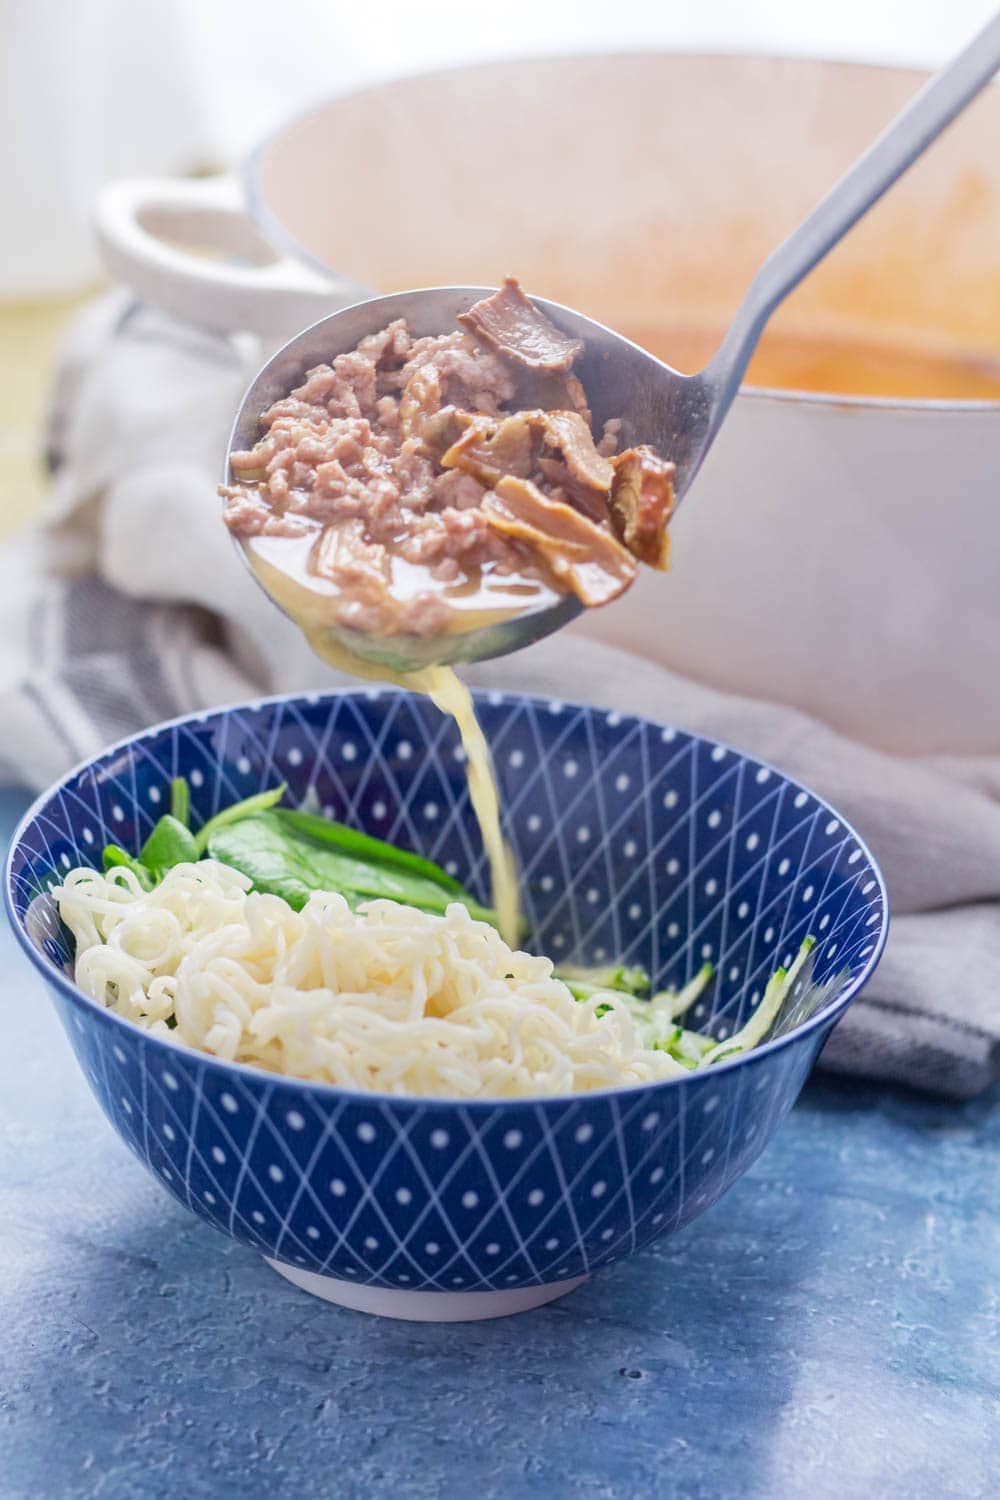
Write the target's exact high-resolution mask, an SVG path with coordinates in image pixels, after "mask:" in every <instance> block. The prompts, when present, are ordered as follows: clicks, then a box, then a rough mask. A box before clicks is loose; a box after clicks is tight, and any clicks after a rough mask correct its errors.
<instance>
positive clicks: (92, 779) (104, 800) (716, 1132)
mask: <svg viewBox="0 0 1000 1500" xmlns="http://www.w3.org/2000/svg"><path fill="white" fill-rule="evenodd" d="M480 707H481V713H482V718H483V723H484V728H485V730H486V733H487V737H488V739H489V741H490V743H491V745H492V747H493V751H494V756H495V759H496V764H497V769H498V775H499V777H500V781H501V796H502V802H503V805H504V808H505V813H506V821H507V829H508V833H509V835H510V837H511V839H512V842H513V843H514V845H515V849H516V851H517V854H518V857H519V859H520V862H521V866H522V872H523V888H524V892H525V904H526V907H527V915H528V918H529V921H530V923H531V924H532V927H533V929H534V932H535V941H536V942H537V945H538V946H539V947H540V948H541V949H543V950H545V949H548V950H549V951H559V952H560V953H565V954H566V956H567V957H568V958H571V959H573V960H574V961H592V962H597V961H601V960H602V958H605V957H608V956H612V957H614V958H615V959H616V960H621V961H623V962H640V963H644V964H645V965H646V966H647V967H649V968H650V970H651V971H652V973H653V975H654V977H655V980H656V982H657V983H665V982H673V983H680V982H683V981H684V980H685V979H686V978H689V977H690V976H691V975H692V974H693V973H694V971H695V970H696V969H697V967H698V965H699V964H700V963H701V962H702V961H703V957H709V956H710V958H711V961H712V962H713V964H715V965H716V968H717V970H718V977H717V979H716V981H715V983H714V984H713V987H712V989H711V990H710V991H709V992H707V993H706V995H705V997H704V1000H703V1001H702V1002H700V1006H707V1012H705V1013H704V1014H703V1017H699V1021H698V1024H699V1025H705V1026H709V1027H711V1028H712V1029H713V1030H714V1032H715V1034H716V1035H717V1036H721V1035H722V1034H723V1032H724V1031H731V1030H732V1029H733V1028H734V1027H735V1026H736V1025H737V1024H739V1021H740V1019H741V1018H742V1017H743V1016H744V1015H745V1014H746V1013H747V1011H748V1009H749V1007H750V1005H751V1004H752V1003H754V997H755V996H756V997H759V995H760V993H761V991H762V987H763V984H764V982H765V981H766V978H767V976H768V974H769V972H770V970H771V969H772V968H773V967H774V965H775V963H776V962H777V961H779V960H780V958H782V957H784V955H785V954H786V953H787V952H789V951H792V950H794V948H795V946H796V945H797V943H798V941H799V940H800V939H801V937H802V936H803V935H804V933H805V932H806V931H813V932H816V933H817V935H820V934H822V936H823V939H824V941H823V943H822V944H821V948H820V950H819V960H818V975H819V977H820V978H823V977H826V976H827V975H830V974H832V973H834V972H836V971H837V970H838V969H839V967H840V966H844V967H845V968H846V969H847V970H848V971H849V972H850V973H851V974H852V975H854V976H860V975H861V973H862V971H863V970H864V969H865V967H866V966H870V965H871V964H872V963H873V962H874V961H875V959H876V958H877V956H878V952H879V950H880V946H881V939H882V931H883V926H884V911H883V905H882V893H881V887H880V883H879V880H878V876H877V872H876V871H875V870H874V867H873V865H872V863H871V861H870V857H869V856H868V854H867V851H866V850H865V849H864V846H863V845H861V844H859V841H858V840H857V837H856V835H854V834H853V832H852V831H851V830H850V828H848V827H847V826H845V825H844V824H843V822H842V820H840V819H839V818H836V817H834V816H833V815H832V813H831V810H830V809H829V808H828V807H826V806H825V805H824V804H823V803H821V802H820V801H818V799H816V798H814V797H812V796H811V794H809V793H807V792H805V791H804V790H801V789H799V788H798V787H796V786H794V785H790V784H789V783H788V782H786V781H785V780H784V778H783V777H782V776H781V775H780V774H779V773H778V772H776V771H773V770H772V769H771V768H768V767H762V766H760V765H759V764H758V763H756V762H753V761H750V760H747V759H746V758H744V757H743V756H741V755H739V754H738V753H737V752H735V751H731V750H727V749H725V748H724V747H718V746H713V745H712V744H710V743H708V744H706V743H705V742H703V741H699V740H696V739H692V738H691V737H689V736H687V735H685V734H682V733H681V732H679V731H674V730H662V729H661V728H660V727H659V726H655V725H650V724H645V723H643V722H642V721H638V720H635V719H629V718H626V717H624V716H622V715H618V714H610V715H608V714H599V713H596V712H593V711H591V710H586V709H581V708H578V707H575V706H573V705H571V704H565V705H564V704H551V705H550V704H548V703H541V704H539V703H535V702H531V701H526V700H516V699H515V700H498V701H497V702H496V703H495V704H490V703H485V704H484V703H482V702H481V705H480ZM457 748H458V746H457V743H456V738H455V735H454V733H453V730H452V726H450V725H448V724H445V723H443V721H442V720H441V718H440V717H439V716H438V715H437V713H436V712H435V711H434V710H433V709H432V708H431V707H430V705H428V704H426V703H424V702H422V701H419V700H413V699H410V698H409V697H408V696H407V695H401V694H397V693H394V692H390V691H388V690H386V691H375V692H369V691H364V692H360V693H357V694H346V695H339V696H331V697H321V696H317V697H316V698H314V699H313V700H312V701H311V702H306V701H305V700H303V699H291V700H287V701H283V702H276V703H270V704H263V705H260V706H259V707H248V708H245V709H240V710H234V711H230V712H224V713H220V714H209V715H205V716H203V717H202V718H201V719H199V720H197V721H185V722H182V723H179V724H176V725H173V726H168V727H167V728H165V729H162V730H157V731H153V732H152V733H150V734H149V735H146V736H142V737H140V738H139V739H138V740H137V741H134V742H132V745H131V748H129V749H127V750H125V751H122V750H118V751H116V752H114V753H113V754H109V755H108V756H105V757H102V758H100V759H99V760H98V761H97V762H96V763H95V766H94V768H93V770H92V771H91V770H90V769H88V770H85V771H84V772H83V773H82V774H79V775H77V776H76V777H74V778H70V779H69V780H68V781H67V782H65V783H64V784H63V785H62V786H61V787H60V788H58V789H56V791H55V792H54V793H53V794H51V796H50V797H49V798H48V799H47V800H45V801H44V802H43V803H42V804H41V805H40V807H38V808H36V810H35V811H34V812H33V814H32V815H30V817H29V821H28V823H27V825H26V827H25V828H24V829H23V830H22V832H21V835H20V839H19V841H18V843H17V846H16V848H15V850H14V855H13V860H12V867H11V897H12V905H13V912H14V918H15V923H17V924H19V926H20V935H21V937H22V940H23V941H24V943H25V946H26V947H27V948H28V949H29V951H30V953H31V955H32V957H33V959H34V961H36V962H38V963H39V964H43V965H44V972H45V974H46V977H47V979H48V981H49V983H50V986H51V987H52V988H53V989H54V990H55V993H56V998H57V1003H58V1006H59V1010H60V1015H61V1017H62V1019H63V1022H64V1024H65V1026H66V1030H67V1032H68V1034H69V1037H70V1041H71V1044H72V1046H73V1047H74V1050H75V1051H76V1053H77V1056H78V1057H79V1059H80V1061H81V1063H82V1065H83V1067H84V1071H85V1073H86V1075H87V1076H88V1078H89V1079H90V1080H91V1083H92V1086H93V1088H94V1091H95V1093H96V1095H97V1097H98V1099H99V1101H100V1103H101V1106H102V1108H103V1109H104V1110H105V1112H106V1114H107V1115H108V1116H109V1118H110V1119H111V1121H112V1123H113V1124H114V1126H115V1128H116V1129H117V1130H118V1131H119V1133H120V1134H121V1135H122V1136H123V1138H124V1139H125V1141H126V1142H127V1143H128V1145H129V1146H130V1147H131V1148H132V1149H133V1151H134V1152H135V1153H136V1154H137V1155H138V1156H139V1157H140V1159H141V1160H143V1161H144V1162H145V1163H146V1164H147V1165H148V1166H149V1168H150V1170H151V1171H152V1172H153V1173H154V1174H155V1175H156V1177H157V1178H158V1180H159V1181H160V1182H161V1184H162V1185H163V1187H164V1189H165V1190H166V1191H169V1192H170V1193H172V1194H173V1195H174V1196H175V1197H176V1198H178V1199H179V1201H181V1202H182V1203H184V1204H186V1205H187V1206H188V1207H190V1208H192V1209H193V1210H194V1211H195V1212H197V1213H199V1214H200V1215H201V1216H202V1217H204V1218H206V1219H207V1220H208V1221H209V1222H210V1223H212V1224H213V1225H215V1226H216V1227H217V1228H219V1229H221V1230H223V1231H224V1232H226V1233H229V1234H232V1235H234V1236H235V1237H236V1238H238V1239H240V1240H242V1241H244V1242H245V1243H246V1244H249V1245H253V1246H255V1247H256V1248H258V1249H259V1250H261V1251H262V1252H263V1253H265V1254H267V1255H269V1256H273V1257H276V1258H278V1259H280V1260H285V1261H290V1262H292V1263H294V1264H297V1265H302V1266H306V1267H308V1268H309V1269H311V1270H315V1271H319V1272H321V1273H324V1274H330V1275H334V1276H345V1277H351V1278H353V1279H356V1280H358V1281H365V1282H369V1283H372V1284H377V1285H386V1286H392V1285H395V1286H402V1285H406V1286H407V1287H410V1288H414V1289H418V1288H423V1289H431V1290H444V1289H463V1288H464V1289H466V1290H479V1289H486V1288H498V1287H503V1288H508V1287H510V1286H514V1285H531V1284H537V1283H540V1282H545V1281H551V1280H553V1279H558V1278H561V1277H563V1276H570V1275H577V1274H583V1273H585V1272H586V1271H588V1270H591V1269H593V1268H594V1267H596V1266H599V1265H601V1264H602V1263H605V1262H610V1261H612V1260H614V1259H616V1258H617V1257H619V1256H620V1255H622V1254H625V1253H628V1252H629V1251H631V1250H633V1249H634V1248H636V1247H637V1246H640V1245H642V1244H644V1243H646V1242H647V1241H648V1240H649V1239H651V1238H653V1237H655V1236H657V1235H659V1234H662V1233H666V1232H669V1231H671V1230H673V1229H674V1228H676V1227H678V1226H679V1225H681V1224H684V1223H685V1222H687V1221H688V1220H689V1219H690V1218H692V1217H693V1216H694V1215H695V1214H696V1213H698V1212H700V1211H701V1209H702V1208H703V1207H704V1206H706V1205H707V1204H708V1203H710V1202H713V1201H714V1200H715V1199H716V1198H717V1197H718V1196H719V1194H720V1193H721V1192H723V1191H724V1190H725V1188H726V1187H727V1186H728V1185H729V1184H730V1183H731V1182H732V1181H733V1180H734V1179H735V1178H736V1177H737V1176H739V1174H740V1173H741V1172H743V1171H744V1170H745V1169H746V1167H747V1166H748V1165H749V1164H750V1162H751V1161H752V1160H753V1159H754V1158H755V1157H756V1155H757V1154H758V1153H759V1151H760V1150H761V1149H762V1148H763V1146H764V1144H765V1143H766V1141H767V1139H768V1136H769V1135H770V1133H771V1131H772V1130H773V1129H774V1127H775V1126H776V1124H777V1123H778V1121H779V1120H780V1118H781V1117H782V1115H783V1114H784V1113H785V1112H786V1111H787V1109H788V1108H789V1107H790V1106H791V1104H792V1102H793V1101H794V1098H795V1096H796V1094H797V1092H798V1090H799V1087H800V1086H801V1083H802V1080H803V1079H804V1077H805V1075H806V1073H807V1072H808V1069H809V1067H810V1066H811V1063H812V1060H813V1058H814V1056H815V1053H816V1051H817V1049H818V1047H819V1045H820V1043H821V1042H822V1040H823V1038H824V1035H825V1032H826V1029H827V1025H828V1023H825V1024H822V1025H819V1026H816V1027H815V1028H814V1029H812V1030H811V1031H806V1032H799V1033H796V1034H795V1035H794V1036H793V1037H791V1038H789V1040H788V1042H787V1044H786V1045H784V1046H783V1047H780V1048H777V1049H772V1050H771V1051H765V1052H762V1053H759V1054H757V1055H756V1056H754V1057H751V1058H750V1059H749V1060H748V1061H747V1062H746V1063H744V1064H741V1065H739V1066H737V1067H735V1068H734V1067H723V1068H721V1069H719V1070H718V1071H717V1072H712V1073H706V1074H704V1075H692V1076H691V1077H690V1078H686V1079H684V1080H683V1081H682V1082H681V1083H680V1084H673V1083H671V1084H667V1085H661V1086H657V1087H655V1088H644V1089H632V1090H624V1091H621V1092H618V1093H612V1094H604V1095H596V1096H590V1097H583V1098H575V1099H574V1098H570V1099H557V1100H547V1101H541V1102H535V1103H532V1102H530V1101H528V1102H520V1101H511V1102H504V1103H496V1104H493V1103H489V1102H485V1103H477V1104H460V1103H457V1102H448V1101H421V1100H405V1099H384V1098H365V1097H363V1096H356V1095H344V1094H342V1093H339V1092H337V1091H335V1090H330V1089H323V1088H316V1087H312V1086H309V1085H300V1084H297V1083H296V1082H295V1081H294V1080H287V1079H279V1078H274V1077H272V1076H269V1075H264V1074H258V1073H254V1072H252V1071H249V1070H241V1069H238V1068H233V1067H228V1066H225V1065H223V1064H218V1063H215V1062H214V1061H212V1060H210V1059H206V1058H204V1057H201V1056H199V1055H197V1054H192V1053H187V1052H180V1051H178V1050H176V1049H174V1048H173V1047H172V1046H170V1045H169V1044H167V1043H163V1042H159V1041H157V1040H156V1039H154V1038H151V1037H149V1036H148V1035H146V1034H144V1033H140V1032H138V1031H136V1030H134V1029H133V1028H132V1027H130V1026H128V1025H127V1024H126V1023H123V1022H121V1021H119V1020H118V1019H117V1018H116V1017H114V1016H111V1015H109V1014H107V1013H105V1012H99V1011H97V1010H96V1009H95V1008H94V1007H92V1006H89V1005H87V1004H85V1003H84V1002H83V1001H82V1000H80V999H79V998H78V997H76V994H75V991H73V990H72V988H71V987H70V986H68V985H67V984H66V982H65V979H64V977H63V976H62V972H61V971H62V970H63V969H64V966H65V965H66V963H67V962H68V960H69V957H70V955H69V952H68V950H67V948H66V944H65V933H64V932H63V931H62V930H61V929H60V928H59V925H58V922H57V921H54V920H53V912H52V908H51V903H49V902H47V900H46V899H45V897H44V892H45V889H46V886H47V884H48V883H49V879H50V876H51V875H52V873H53V872H55V871H57V870H58V869H60V868H65V867H66V864H67V861H68V862H69V863H70V864H76V863H84V862H92V861H93V858H94V853H95V848H96V849H99V848H100V846H101V845H102V844H103V843H104V842H107V841H108V840H111V839H113V840H114V841H115V842H120V843H123V844H125V845H126V847H130V848H136V847H138V846H139V844H140V843H141V842H142V840H143V839H144V838H145V836H146V834H147V833H148V831H149V829H150V828H151V826H152V823H153V822H154V821H155V818H156V816H157V815H158V805H157V799H156V797H154V796H152V795H151V793H152V792H153V791H154V790H159V791H161V796H162V788H163V787H165V785H166V783H167V781H168V780H169V777H170V776H172V775H174V774H184V775H186V776H187V777H188V779H189V781H190V783H191V785H192V788H193V795H192V803H193V813H194V820H195V822H196V823H201V822H202V821H204V820H205V819H206V818H208V817H210V816H212V814H213V813H214V812H215V811H217V810H218V809H219V807H221V806H225V805H226V804H227V803H229V802H231V801H234V800H236V799H237V798H239V797H243V796H246V795H247V794H248V793H249V792H251V791H253V790H255V789H257V788H258V787H263V786H270V785H273V784H274V783H275V782H276V781H278V780H281V779H286V778H287V780H288V781H289V785H290V793H291V796H292V798H293V799H295V800H299V801H301V800H304V799H305V798H306V796H307V794H308V795H309V796H310V797H311V798H312V797H314V798H315V799H316V805H319V806H322V807H324V808H328V809H330V811H331V814H332V815H333V816H335V817H339V818H342V819H344V820H345V821H347V822H351V823H354V824H356V825H360V826H362V827H371V828H372V829H373V831H376V832H378V833H379V834H380V835H382V836H384V837H388V838H391V839H394V840H397V841H398V842H400V843H402V844H404V845H407V846H409V847H412V848H416V849H419V850H420V851H421V852H424V853H426V854H428V855H430V856H431V857H432V858H434V859H437V860H439V861H440V862H442V863H447V864H448V865H449V867H450V868H453V869H455V871H456V872H457V874H458V877H459V878H460V879H463V880H464V881H466V883H468V884H469V885H470V886H471V888H472V889H473V890H475V891H476V893H477V895H479V896H480V897H483V896H485V894H486V889H485V885H486V871H485V866H484V862H483V858H482V851H481V849H480V846H479V841H478V836H477V833H476V829H475V826H474V822H473V819H472V817H471V814H470V811H469V807H468V801H467V796H466V792H465V785H464V775H463V767H462V764H461V760H460V758H458V757H457V756H456V750H457ZM546 751H547V753H545V752H546ZM160 806H162V802H161V803H160ZM36 898H38V899H36ZM869 924H870V925H869ZM43 953H44V954H45V955H47V960H48V961H46V960H45V959H43V958H42V954H43ZM831 1018H832V1017H831ZM71 1022H72V1023H74V1024H71Z"/></svg>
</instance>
